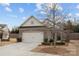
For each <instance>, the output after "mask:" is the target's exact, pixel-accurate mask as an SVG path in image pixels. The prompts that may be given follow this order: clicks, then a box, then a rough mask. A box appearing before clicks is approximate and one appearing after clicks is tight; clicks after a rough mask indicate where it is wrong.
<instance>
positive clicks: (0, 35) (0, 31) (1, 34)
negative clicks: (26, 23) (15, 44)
mask: <svg viewBox="0 0 79 59" xmlns="http://www.w3.org/2000/svg"><path fill="white" fill-rule="evenodd" d="M0 39H1V40H8V39H9V29H8V27H7V25H6V24H0Z"/></svg>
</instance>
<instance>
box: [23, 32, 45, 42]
mask: <svg viewBox="0 0 79 59" xmlns="http://www.w3.org/2000/svg"><path fill="white" fill-rule="evenodd" d="M43 39H44V33H43V32H40V31H26V32H23V33H22V42H26V43H41V42H43Z"/></svg>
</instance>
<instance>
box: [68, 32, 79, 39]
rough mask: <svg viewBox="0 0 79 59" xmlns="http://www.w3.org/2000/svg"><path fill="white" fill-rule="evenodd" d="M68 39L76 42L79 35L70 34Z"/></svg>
mask: <svg viewBox="0 0 79 59" xmlns="http://www.w3.org/2000/svg"><path fill="white" fill-rule="evenodd" d="M69 39H71V40H78V39H79V33H70V34H69Z"/></svg>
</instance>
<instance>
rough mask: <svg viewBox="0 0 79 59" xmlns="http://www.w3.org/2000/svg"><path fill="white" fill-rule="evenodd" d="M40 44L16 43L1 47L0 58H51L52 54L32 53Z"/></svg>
mask: <svg viewBox="0 0 79 59" xmlns="http://www.w3.org/2000/svg"><path fill="white" fill-rule="evenodd" d="M37 46H38V43H30V44H29V43H15V44H11V45H7V46H2V47H0V56H46V55H47V56H51V54H46V53H37V52H32V51H31V50H32V49H34V48H35V47H37Z"/></svg>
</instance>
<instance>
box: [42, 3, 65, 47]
mask: <svg viewBox="0 0 79 59" xmlns="http://www.w3.org/2000/svg"><path fill="white" fill-rule="evenodd" d="M42 7H43V8H42V9H43V10H42V11H43V12H44V13H45V17H46V18H47V19H48V20H49V22H50V23H51V24H52V28H51V29H52V32H54V33H53V35H52V37H53V40H54V42H53V43H54V47H56V41H57V28H59V30H63V26H62V25H63V23H64V18H65V16H64V15H63V13H62V12H61V11H60V10H59V5H58V4H56V3H50V4H42ZM61 36H62V34H61Z"/></svg>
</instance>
